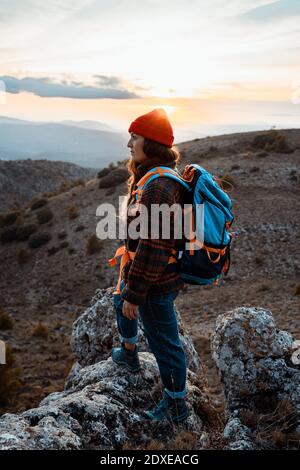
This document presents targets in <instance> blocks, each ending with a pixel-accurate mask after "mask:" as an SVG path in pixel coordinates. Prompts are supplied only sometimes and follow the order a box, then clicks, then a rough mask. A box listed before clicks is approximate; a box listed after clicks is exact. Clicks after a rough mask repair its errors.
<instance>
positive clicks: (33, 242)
mask: <svg viewBox="0 0 300 470" xmlns="http://www.w3.org/2000/svg"><path fill="white" fill-rule="evenodd" d="M50 240H51V235H50V234H49V233H47V232H40V233H33V234H32V235H30V237H29V239H28V244H29V246H30V248H39V247H40V246H42V245H45V244H46V243H48V242H49V241H50Z"/></svg>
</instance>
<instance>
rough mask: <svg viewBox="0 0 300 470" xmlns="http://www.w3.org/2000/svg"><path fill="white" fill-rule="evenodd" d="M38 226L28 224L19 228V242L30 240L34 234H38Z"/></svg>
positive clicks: (17, 236) (17, 235)
mask: <svg viewBox="0 0 300 470" xmlns="http://www.w3.org/2000/svg"><path fill="white" fill-rule="evenodd" d="M37 230H38V225H37V224H27V225H21V226H20V227H18V228H17V234H16V238H17V240H18V241H25V240H28V238H29V237H30V235H31V234H32V233H35V232H37Z"/></svg>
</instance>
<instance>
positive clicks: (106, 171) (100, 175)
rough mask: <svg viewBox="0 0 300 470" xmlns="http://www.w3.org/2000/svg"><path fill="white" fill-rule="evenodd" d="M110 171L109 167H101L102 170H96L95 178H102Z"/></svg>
mask: <svg viewBox="0 0 300 470" xmlns="http://www.w3.org/2000/svg"><path fill="white" fill-rule="evenodd" d="M109 173H110V169H109V168H103V169H102V170H100V171H98V174H97V178H103V177H104V176H107V175H108V174H109Z"/></svg>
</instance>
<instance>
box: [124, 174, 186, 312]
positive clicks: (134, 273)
mask: <svg viewBox="0 0 300 470" xmlns="http://www.w3.org/2000/svg"><path fill="white" fill-rule="evenodd" d="M184 191H185V189H184V188H183V187H182V186H181V184H180V183H178V182H177V181H175V180H172V179H171V178H168V177H159V178H156V179H154V180H152V181H151V182H150V183H148V185H147V186H146V188H145V190H144V191H143V193H142V197H141V201H140V202H141V204H144V205H145V206H146V207H147V209H148V233H149V236H148V238H145V239H144V238H141V237H140V238H138V239H137V240H135V239H131V238H130V237H129V236H128V233H127V239H126V241H125V244H126V248H127V249H128V250H130V251H135V257H134V259H133V260H131V261H129V262H128V263H127V264H126V266H125V267H124V269H123V275H122V277H123V279H124V281H125V287H124V289H123V290H122V293H121V297H122V298H123V299H125V300H127V301H128V302H130V303H132V304H136V305H140V304H141V303H143V301H144V300H145V297H146V296H147V295H149V296H150V295H163V294H167V293H169V292H172V291H175V290H179V289H182V287H183V285H184V283H183V281H182V279H181V277H180V274H179V269H178V263H170V264H168V259H169V257H170V255H171V253H172V249H175V250H176V251H177V253H178V251H179V250H180V249H181V247H182V244H183V243H184V238H183V237H181V238H177V239H176V238H175V237H174V233H175V232H174V230H175V231H176V227H175V225H174V220H175V219H174V214H173V213H172V212H171V217H170V238H169V239H167V238H166V239H163V238H162V233H161V228H162V224H161V220H162V219H160V223H159V238H157V239H155V238H151V220H150V216H151V205H152V204H159V205H160V204H168V205H169V206H172V205H173V204H174V203H178V204H180V205H181V206H183V192H184ZM137 216H138V212H137V213H136V215H135V216H133V217H130V216H128V217H127V224H128V225H129V223H130V222H131V221H132V220H133V219H134V218H135V217H137ZM152 223H153V222H152ZM155 223H157V220H156V221H155Z"/></svg>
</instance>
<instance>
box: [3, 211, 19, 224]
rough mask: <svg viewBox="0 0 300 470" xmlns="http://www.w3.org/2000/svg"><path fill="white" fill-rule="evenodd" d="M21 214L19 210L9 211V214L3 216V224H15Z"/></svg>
mask: <svg viewBox="0 0 300 470" xmlns="http://www.w3.org/2000/svg"><path fill="white" fill-rule="evenodd" d="M19 215H20V212H19V211H15V212H8V213H7V214H5V215H4V216H3V219H2V225H3V226H6V225H12V224H14V223H15V222H16V220H17V218H18V217H19Z"/></svg>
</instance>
